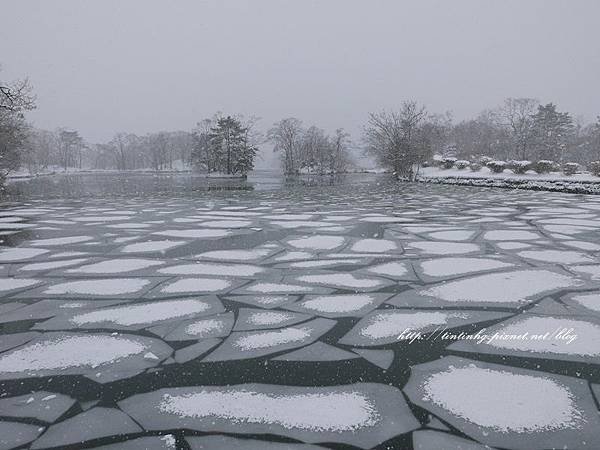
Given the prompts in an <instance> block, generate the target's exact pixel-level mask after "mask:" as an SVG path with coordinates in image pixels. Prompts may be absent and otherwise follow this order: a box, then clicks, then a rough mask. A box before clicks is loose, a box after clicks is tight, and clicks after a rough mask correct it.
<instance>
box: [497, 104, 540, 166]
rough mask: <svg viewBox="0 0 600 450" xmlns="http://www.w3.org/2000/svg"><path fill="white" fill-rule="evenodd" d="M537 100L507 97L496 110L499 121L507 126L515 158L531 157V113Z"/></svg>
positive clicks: (532, 136) (535, 109) (524, 158)
mask: <svg viewBox="0 0 600 450" xmlns="http://www.w3.org/2000/svg"><path fill="white" fill-rule="evenodd" d="M538 104H539V102H538V100H536V99H534V98H507V99H506V100H505V101H504V106H503V107H502V108H500V110H499V111H498V115H499V120H500V123H501V124H503V125H504V126H507V127H508V128H509V131H510V133H511V137H512V141H513V142H512V144H513V146H514V151H515V156H516V158H517V159H521V160H526V159H529V158H530V157H531V150H532V147H533V144H534V140H535V132H534V121H533V115H534V114H535V113H536V111H537V107H538Z"/></svg>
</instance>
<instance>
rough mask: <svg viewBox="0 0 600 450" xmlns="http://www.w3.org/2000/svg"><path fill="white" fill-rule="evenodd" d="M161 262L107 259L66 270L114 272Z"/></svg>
mask: <svg viewBox="0 0 600 450" xmlns="http://www.w3.org/2000/svg"><path fill="white" fill-rule="evenodd" d="M162 264H164V262H162V261H157V260H155V259H141V258H140V259H136V258H129V259H109V260H107V261H100V262H98V263H94V264H88V265H85V266H81V267H77V268H76V269H69V270H67V272H69V273H107V274H108V273H110V274H114V273H124V272H133V271H136V270H141V269H147V268H148V267H154V266H160V265H162Z"/></svg>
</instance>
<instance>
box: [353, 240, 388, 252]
mask: <svg viewBox="0 0 600 450" xmlns="http://www.w3.org/2000/svg"><path fill="white" fill-rule="evenodd" d="M397 249H398V245H396V243H395V242H394V241H389V240H387V239H361V240H360V241H357V242H356V243H355V244H354V245H353V246H352V248H351V250H352V251H353V252H366V253H369V252H371V253H385V252H390V251H394V250H397Z"/></svg>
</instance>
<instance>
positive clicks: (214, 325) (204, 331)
mask: <svg viewBox="0 0 600 450" xmlns="http://www.w3.org/2000/svg"><path fill="white" fill-rule="evenodd" d="M233 322H234V314H233V312H228V313H225V314H217V315H215V316H210V317H206V318H202V319H194V320H186V321H184V322H181V323H180V324H179V325H178V326H177V327H176V328H174V329H173V330H171V331H170V332H169V333H168V334H166V336H164V339H165V340H167V341H186V340H191V339H206V338H214V337H223V336H227V335H229V333H230V332H231V328H232V327H233Z"/></svg>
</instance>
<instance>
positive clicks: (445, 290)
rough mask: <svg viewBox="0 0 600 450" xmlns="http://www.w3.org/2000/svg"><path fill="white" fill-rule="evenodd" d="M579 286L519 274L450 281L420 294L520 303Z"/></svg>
mask: <svg viewBox="0 0 600 450" xmlns="http://www.w3.org/2000/svg"><path fill="white" fill-rule="evenodd" d="M578 284H579V282H578V280H576V279H574V278H571V277H568V276H565V275H561V274H558V273H555V272H551V271H548V270H522V271H513V272H503V273H492V274H485V275H479V276H475V277H471V278H467V279H464V280H458V281H452V282H449V283H445V284H442V285H438V286H435V287H432V288H429V289H425V290H423V291H421V294H424V295H430V296H433V297H437V298H440V299H442V300H445V301H448V302H485V303H495V302H506V303H523V302H526V301H527V299H528V298H529V297H531V296H534V295H537V294H542V293H544V292H548V291H552V290H555V289H559V288H566V287H573V286H577V285H578Z"/></svg>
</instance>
